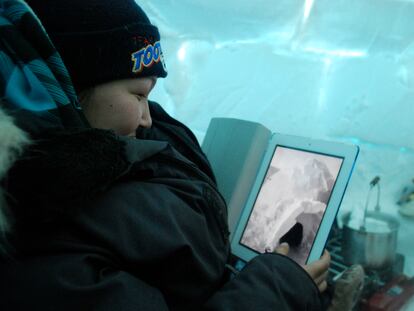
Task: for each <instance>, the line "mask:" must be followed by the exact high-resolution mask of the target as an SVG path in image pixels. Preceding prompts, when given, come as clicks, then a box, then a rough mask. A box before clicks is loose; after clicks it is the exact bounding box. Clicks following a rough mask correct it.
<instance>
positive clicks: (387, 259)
mask: <svg viewBox="0 0 414 311" xmlns="http://www.w3.org/2000/svg"><path fill="white" fill-rule="evenodd" d="M365 219H366V221H368V222H369V221H372V222H375V221H377V222H381V223H385V224H386V227H388V230H379V229H378V228H376V227H375V226H361V227H358V228H355V227H354V226H350V220H351V214H350V213H349V214H346V215H345V217H344V219H343V221H344V222H343V224H344V225H343V245H342V252H343V257H344V261H345V263H346V264H348V265H351V264H356V263H359V264H361V265H363V266H364V267H365V268H374V269H379V268H383V267H385V266H387V265H391V264H392V263H393V261H394V258H395V252H396V247H397V233H398V227H399V222H398V220H396V219H395V218H394V217H392V216H390V215H387V214H384V213H381V212H377V211H375V212H366V214H365Z"/></svg>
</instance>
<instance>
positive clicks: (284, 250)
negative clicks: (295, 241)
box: [274, 242, 289, 256]
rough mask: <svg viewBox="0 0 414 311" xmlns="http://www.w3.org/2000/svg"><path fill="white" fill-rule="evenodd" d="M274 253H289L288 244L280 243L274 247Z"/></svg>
mask: <svg viewBox="0 0 414 311" xmlns="http://www.w3.org/2000/svg"><path fill="white" fill-rule="evenodd" d="M274 253H277V254H281V255H285V256H287V254H289V244H287V243H285V242H284V243H282V244H280V245H279V246H278V247H276V249H275V251H274Z"/></svg>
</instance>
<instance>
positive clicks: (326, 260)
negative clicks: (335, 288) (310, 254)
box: [275, 243, 331, 293]
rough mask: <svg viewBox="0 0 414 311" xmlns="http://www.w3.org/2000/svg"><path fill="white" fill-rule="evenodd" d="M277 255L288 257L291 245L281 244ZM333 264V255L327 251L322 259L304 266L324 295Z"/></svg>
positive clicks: (277, 249)
mask: <svg viewBox="0 0 414 311" xmlns="http://www.w3.org/2000/svg"><path fill="white" fill-rule="evenodd" d="M275 253H278V254H281V255H285V256H287V255H288V253H289V245H288V244H287V243H282V244H280V245H279V246H278V247H277V248H276V249H275ZM330 264H331V255H330V254H329V252H328V251H326V250H325V252H324V253H323V256H322V257H321V259H319V260H317V261H314V262H312V263H311V264H309V265H303V266H302V268H303V269H304V270H305V271H306V272H307V273H308V274H309V275H310V277H311V278H312V280H313V281H314V282H315V284H316V286H317V287H318V288H319V291H320V292H321V293H322V292H324V291H325V290H326V288H327V286H328V284H327V283H326V278H327V277H328V269H329V265H330Z"/></svg>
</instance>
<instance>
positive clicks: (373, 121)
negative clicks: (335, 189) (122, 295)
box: [138, 0, 414, 276]
mask: <svg viewBox="0 0 414 311" xmlns="http://www.w3.org/2000/svg"><path fill="white" fill-rule="evenodd" d="M138 2H139V4H140V5H141V6H142V7H143V8H144V10H145V11H146V12H147V13H148V15H149V16H150V18H151V20H152V22H153V23H154V24H156V25H157V26H158V27H159V29H160V32H161V36H162V41H161V42H162V46H163V49H164V54H165V58H166V63H167V67H168V70H169V76H168V77H167V78H166V79H164V80H162V79H160V80H159V81H158V85H157V87H156V88H155V90H154V93H153V95H152V99H153V100H155V101H158V102H159V103H161V104H162V105H163V106H164V107H165V108H166V110H167V111H168V112H169V113H171V114H172V115H173V116H175V117H176V118H178V119H179V120H181V121H182V122H184V123H185V124H186V125H188V126H189V127H190V128H191V129H192V130H193V131H194V132H195V134H196V135H197V137H198V139H199V140H200V142H201V141H202V139H203V137H204V135H205V132H206V130H207V127H208V124H209V121H210V119H211V118H212V117H234V118H241V119H246V120H251V121H256V122H260V123H262V124H264V125H265V126H267V127H268V128H270V129H271V130H272V131H275V132H281V133H286V134H294V135H301V136H308V137H314V138H319V139H328V140H335V141H342V142H346V143H355V144H358V145H359V146H360V148H361V152H360V156H359V159H358V162H357V166H356V170H355V172H354V174H353V177H352V179H351V182H350V185H349V188H348V191H347V193H346V195H345V198H344V201H343V203H342V206H341V210H340V215H339V217H341V215H342V214H343V213H344V212H345V211H350V210H353V209H357V208H363V205H364V203H365V200H366V196H367V193H368V189H369V182H370V181H371V180H372V179H373V178H374V177H375V176H376V175H379V176H380V177H381V189H382V192H381V201H380V203H381V208H382V209H383V211H386V212H388V213H391V214H393V215H395V216H396V217H398V218H399V220H400V222H401V226H400V230H399V236H398V249H397V251H398V252H400V253H402V254H404V255H405V256H406V265H405V273H406V274H408V275H410V276H413V275H414V251H413V247H412V246H413V244H412V237H413V236H414V218H403V217H402V216H401V215H400V214H399V213H398V205H397V204H396V201H397V200H398V199H399V196H400V194H401V192H402V190H403V188H404V187H405V186H408V185H409V184H410V183H411V179H412V178H413V177H414V165H413V163H414V126H413V119H414V107H413V99H414V1H413V0H375V1H371V0H334V1H333V0H255V1H251V0H226V1H223V0H208V1H206V0H139V1H138ZM372 207H373V205H372Z"/></svg>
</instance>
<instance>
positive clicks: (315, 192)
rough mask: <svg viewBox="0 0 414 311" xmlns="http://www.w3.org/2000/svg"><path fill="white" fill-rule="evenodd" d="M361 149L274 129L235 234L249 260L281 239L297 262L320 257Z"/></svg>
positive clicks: (237, 250) (236, 248)
mask: <svg viewBox="0 0 414 311" xmlns="http://www.w3.org/2000/svg"><path fill="white" fill-rule="evenodd" d="M358 152H359V148H358V146H354V145H346V144H342V143H337V142H328V141H320V140H313V139H309V138H305V137H297V136H291V135H282V134H274V135H273V137H272V139H271V141H270V143H269V148H268V149H267V151H266V153H265V155H264V157H263V161H262V164H261V166H260V169H259V171H258V174H257V178H256V181H255V183H254V186H253V188H252V190H251V192H250V195H249V197H248V199H247V203H246V206H245V207H244V208H243V210H242V213H241V215H240V217H239V221H238V224H237V226H236V229H235V232H234V235H233V239H232V242H231V244H232V252H233V253H234V255H236V256H237V257H239V258H241V259H243V260H245V261H249V260H250V259H252V258H253V257H255V256H257V255H258V254H261V253H265V252H272V251H274V250H275V248H276V247H277V246H278V245H280V244H281V243H282V242H287V243H288V244H289V245H290V251H289V255H288V256H289V257H291V258H292V259H293V260H295V261H296V262H297V263H299V264H308V263H311V262H313V261H315V260H318V259H319V258H320V257H321V255H322V252H323V250H324V248H325V244H326V241H327V238H328V235H329V232H330V229H331V227H332V224H333V222H334V220H335V217H336V214H337V212H338V209H339V206H340V204H341V201H342V198H343V196H344V193H345V190H346V187H347V185H348V181H349V179H350V176H351V173H352V170H353V167H354V164H355V161H356V158H357V156H358Z"/></svg>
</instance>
